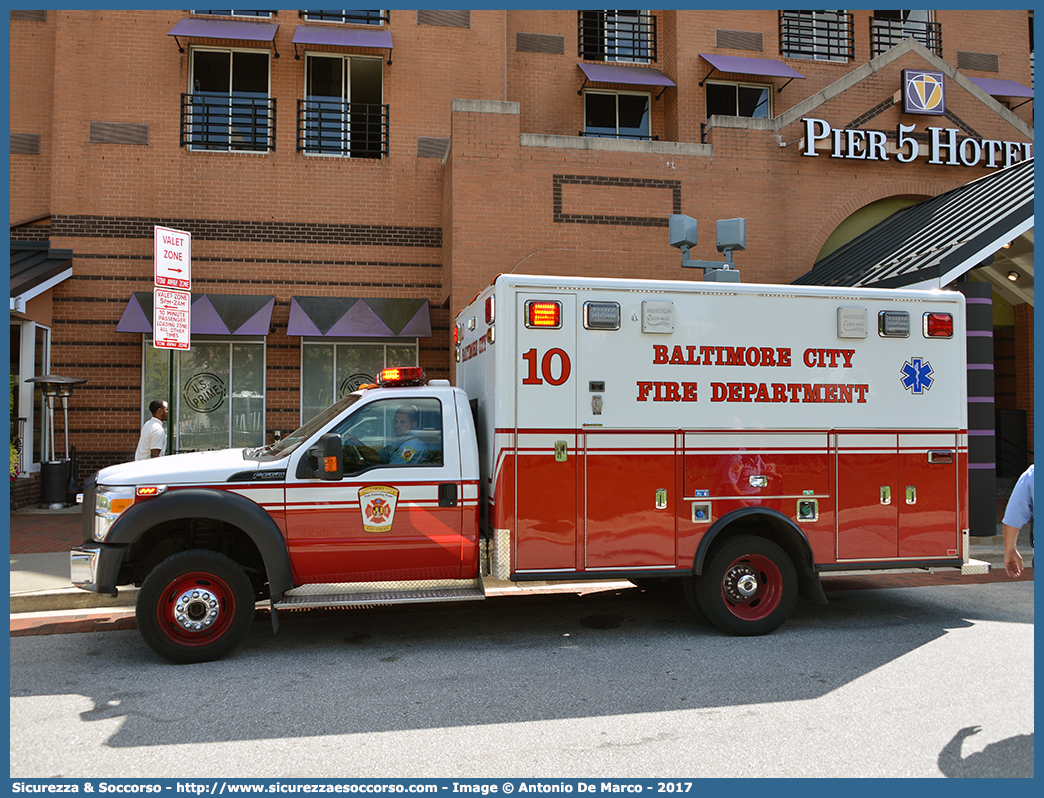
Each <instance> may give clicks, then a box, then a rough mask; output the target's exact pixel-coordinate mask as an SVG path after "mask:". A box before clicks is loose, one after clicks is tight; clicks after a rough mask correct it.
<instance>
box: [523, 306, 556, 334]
mask: <svg viewBox="0 0 1044 798" xmlns="http://www.w3.org/2000/svg"><path fill="white" fill-rule="evenodd" d="M526 326H527V327H530V328H545V329H558V328H559V327H561V326H562V303H561V302H540V301H537V300H535V299H531V300H530V301H529V302H526Z"/></svg>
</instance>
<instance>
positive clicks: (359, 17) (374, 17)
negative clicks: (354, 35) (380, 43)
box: [297, 11, 390, 25]
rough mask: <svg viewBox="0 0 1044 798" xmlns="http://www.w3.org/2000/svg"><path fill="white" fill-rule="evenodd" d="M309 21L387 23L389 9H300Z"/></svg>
mask: <svg viewBox="0 0 1044 798" xmlns="http://www.w3.org/2000/svg"><path fill="white" fill-rule="evenodd" d="M297 16H298V17H300V18H301V19H305V20H308V21H309V22H343V23H345V24H348V25H387V24H388V21H389V17H390V13H389V12H388V11H298V12H297Z"/></svg>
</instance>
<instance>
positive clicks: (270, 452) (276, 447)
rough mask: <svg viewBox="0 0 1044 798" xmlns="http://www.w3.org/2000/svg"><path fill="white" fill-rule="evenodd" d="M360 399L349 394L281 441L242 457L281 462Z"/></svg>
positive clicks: (249, 452)
mask: <svg viewBox="0 0 1044 798" xmlns="http://www.w3.org/2000/svg"><path fill="white" fill-rule="evenodd" d="M360 399H362V396H360V395H359V394H357V393H350V394H348V395H347V396H346V397H344V399H341V400H340V401H338V402H334V403H333V404H332V405H330V406H329V407H328V408H326V410H324V411H323V412H321V413H319V414H318V415H317V416H315V417H314V418H312V419H310V420H309V421H307V422H306V423H305V424H304V425H303V426H302V427H300V428H299V429H296V430H294V431H293V432H291V433H290V434H289V435H286V436H284V437H283V439H282V440H279V441H276V442H275V443H273V444H269V445H268V446H262V447H259V448H256V449H246V450H244V452H243V456H244V457H246V458H249V459H251V460H254V459H257V460H263V461H268V460H281V459H282V458H284V457H286V456H287V455H289V454H290V453H291V452H293V451H294V450H295V449H296V448H297V447H298V446H300V445H301V444H302V443H304V442H305V441H306V440H308V439H309V438H311V437H312V436H313V435H315V433H317V432H319V431H320V430H321V429H323V427H325V426H327V425H328V424H330V423H331V422H332V421H333V420H334V419H335V418H337V416H339V415H341V413H343V412H344V411H345V410H347V409H348V408H349V407H351V406H352V405H354V404H355V403H356V402H358V401H359V400H360Z"/></svg>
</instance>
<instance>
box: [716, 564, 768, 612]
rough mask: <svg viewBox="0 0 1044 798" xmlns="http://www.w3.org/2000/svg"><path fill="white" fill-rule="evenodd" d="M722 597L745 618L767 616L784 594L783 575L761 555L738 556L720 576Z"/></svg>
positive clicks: (730, 608)
mask: <svg viewBox="0 0 1044 798" xmlns="http://www.w3.org/2000/svg"><path fill="white" fill-rule="evenodd" d="M721 597H722V600H723V601H724V602H725V606H726V607H728V610H729V612H731V613H732V614H733V615H735V616H736V617H737V618H740V619H742V620H744V621H760V620H761V619H763V618H767V617H768V616H769V615H771V614H772V612H773V611H774V610H775V609H776V607H778V606H779V602H780V600H781V599H782V597H783V576H782V575H781V574H780V572H779V568H778V567H777V566H776V564H775V563H774V562H773V561H772V560H771V559H769V558H768V557H764V556H762V555H760V554H745V555H743V556H742V557H737V558H736V559H735V560H733V562H732V563H731V564H730V565H729V567H728V568H726V569H725V573H724V575H723V576H722V578H721Z"/></svg>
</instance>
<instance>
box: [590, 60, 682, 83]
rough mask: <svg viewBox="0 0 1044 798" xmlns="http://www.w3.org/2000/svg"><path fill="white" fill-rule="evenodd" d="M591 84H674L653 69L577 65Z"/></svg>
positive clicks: (616, 65) (615, 65) (608, 65)
mask: <svg viewBox="0 0 1044 798" xmlns="http://www.w3.org/2000/svg"><path fill="white" fill-rule="evenodd" d="M577 66H578V67H580V69H581V70H583V73H584V75H586V76H587V79H588V80H589V81H591V82H592V83H626V84H628V85H633V86H674V85H675V83H674V81H673V80H671V79H670V78H669V77H667V76H666V75H664V74H663V73H662V72H661V71H660V70H658V69H656V68H655V67H636V66H620V65H618V64H577Z"/></svg>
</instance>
